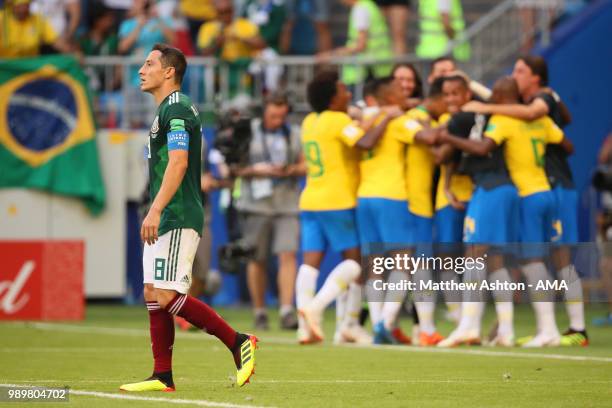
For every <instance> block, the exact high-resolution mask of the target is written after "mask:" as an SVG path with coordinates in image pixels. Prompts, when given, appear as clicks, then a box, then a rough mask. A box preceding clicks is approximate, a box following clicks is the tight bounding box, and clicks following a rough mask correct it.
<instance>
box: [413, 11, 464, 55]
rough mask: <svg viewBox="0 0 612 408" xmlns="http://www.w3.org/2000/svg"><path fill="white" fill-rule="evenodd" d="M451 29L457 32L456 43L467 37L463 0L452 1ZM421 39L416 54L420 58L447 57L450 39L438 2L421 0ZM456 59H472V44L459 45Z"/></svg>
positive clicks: (455, 53)
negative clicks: (445, 29)
mask: <svg viewBox="0 0 612 408" xmlns="http://www.w3.org/2000/svg"><path fill="white" fill-rule="evenodd" d="M449 17H450V22H451V27H452V28H453V30H454V31H455V38H454V40H455V41H460V40H461V38H462V37H463V36H464V35H465V22H464V21H463V9H462V7H461V0H451V10H450V16H449ZM419 26H420V31H421V32H420V37H419V44H418V45H417V48H416V54H417V56H419V57H420V58H427V59H435V58H438V57H441V56H443V55H445V53H446V47H447V46H448V43H449V41H450V40H449V38H448V37H447V36H446V32H445V31H444V24H442V16H441V15H440V10H439V9H438V0H419ZM453 56H454V57H455V59H457V60H459V61H467V60H469V59H470V44H469V42H467V41H465V42H462V43H460V44H459V46H457V47H456V48H455V50H454V52H453Z"/></svg>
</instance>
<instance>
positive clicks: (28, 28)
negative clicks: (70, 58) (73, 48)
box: [0, 0, 70, 58]
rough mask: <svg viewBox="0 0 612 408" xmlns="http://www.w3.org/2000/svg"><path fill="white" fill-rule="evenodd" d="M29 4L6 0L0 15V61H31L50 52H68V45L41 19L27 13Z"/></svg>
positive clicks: (21, 0) (19, 0) (27, 2)
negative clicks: (18, 58)
mask: <svg viewBox="0 0 612 408" xmlns="http://www.w3.org/2000/svg"><path fill="white" fill-rule="evenodd" d="M30 3H31V1H30V0H8V2H7V3H6V6H7V7H5V8H4V10H1V11H0V27H2V30H0V57H3V58H14V57H34V56H37V55H39V54H41V53H43V51H44V52H46V51H47V50H46V47H50V48H51V50H52V51H58V52H63V53H67V52H70V47H69V46H68V44H67V43H66V42H65V41H64V40H63V39H61V38H60V37H59V36H58V34H57V33H56V32H55V31H54V30H53V28H52V27H51V25H50V24H49V22H48V21H47V20H46V19H45V17H43V16H41V15H39V14H31V13H30Z"/></svg>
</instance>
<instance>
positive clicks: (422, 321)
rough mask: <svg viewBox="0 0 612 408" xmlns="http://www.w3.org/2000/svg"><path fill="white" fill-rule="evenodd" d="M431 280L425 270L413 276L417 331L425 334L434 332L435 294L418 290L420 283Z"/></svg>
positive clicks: (428, 272)
mask: <svg viewBox="0 0 612 408" xmlns="http://www.w3.org/2000/svg"><path fill="white" fill-rule="evenodd" d="M430 280H431V271H430V270H427V269H419V270H418V271H416V273H415V274H414V281H415V282H416V288H417V289H416V291H415V302H414V306H415V307H416V310H417V315H418V316H419V329H420V331H422V332H424V333H425V334H433V333H434V332H435V331H436V325H435V324H434V310H435V307H436V303H435V294H434V293H433V292H432V291H429V290H420V287H421V282H427V281H430Z"/></svg>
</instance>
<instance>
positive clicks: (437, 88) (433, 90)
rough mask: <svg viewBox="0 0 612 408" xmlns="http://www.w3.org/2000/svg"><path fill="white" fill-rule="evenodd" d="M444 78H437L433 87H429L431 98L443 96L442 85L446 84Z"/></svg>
mask: <svg viewBox="0 0 612 408" xmlns="http://www.w3.org/2000/svg"><path fill="white" fill-rule="evenodd" d="M444 80H445V78H444V77H440V78H436V79H435V80H434V81H433V83H432V84H431V86H430V87H429V94H428V95H427V96H428V97H429V98H439V97H441V96H442V84H444Z"/></svg>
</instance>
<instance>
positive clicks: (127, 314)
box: [0, 305, 612, 408]
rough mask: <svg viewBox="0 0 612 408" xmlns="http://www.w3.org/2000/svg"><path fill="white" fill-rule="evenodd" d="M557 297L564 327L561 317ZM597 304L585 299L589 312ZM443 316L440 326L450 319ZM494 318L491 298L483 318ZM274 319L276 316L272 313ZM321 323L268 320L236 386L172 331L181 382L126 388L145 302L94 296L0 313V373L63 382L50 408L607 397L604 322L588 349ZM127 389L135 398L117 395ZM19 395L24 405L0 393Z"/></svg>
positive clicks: (136, 371) (239, 319)
mask: <svg viewBox="0 0 612 408" xmlns="http://www.w3.org/2000/svg"><path fill="white" fill-rule="evenodd" d="M557 308H558V312H559V313H558V318H557V320H558V323H559V327H560V328H561V329H562V330H563V329H565V327H566V325H567V321H566V319H565V317H564V312H563V310H562V305H557ZM438 309H439V310H440V309H441V307H439V308H438ZM604 310H605V309H604V308H603V307H601V306H591V307H589V309H588V313H587V318H588V321H590V319H591V318H592V317H593V316H594V315H596V314H599V315H601V314H602V313H604ZM220 313H221V314H222V315H223V316H224V317H225V318H227V319H228V320H229V322H230V323H231V324H232V325H233V326H234V327H236V328H238V329H241V330H243V331H248V330H249V328H250V327H251V324H252V321H251V314H250V312H249V311H248V310H245V309H241V310H236V309H222V310H220ZM405 320H407V319H405ZM441 320H442V319H438V321H439V322H440V323H439V329H440V331H441V333H442V334H445V335H446V334H448V333H449V332H450V331H451V329H452V327H451V325H450V324H449V323H446V322H441ZM492 320H493V310H492V308H491V307H489V309H488V310H487V315H486V317H485V325H484V327H485V328H488V327H489V326H490V324H491V322H492ZM271 323H272V326H273V327H275V326H276V323H277V322H276V316H275V315H271ZM403 325H405V328H406V329H407V330H408V329H409V327H410V326H409V325H410V324H409V322H405V323H403ZM515 325H516V331H517V335H518V336H522V335H527V334H532V333H531V332H532V331H533V328H534V322H533V315H532V313H531V309H530V308H529V306H527V305H523V306H520V307H518V308H517V311H516V316H515ZM408 332H409V330H408ZM326 333H327V336H328V339H327V341H326V344H324V345H318V346H299V345H297V344H295V336H294V334H293V333H288V332H281V331H280V330H277V329H275V328H273V329H272V330H270V331H269V332H266V333H257V334H258V335H259V337H260V340H261V342H260V348H259V350H258V354H257V369H256V375H255V376H254V378H253V380H252V383H251V384H248V385H246V386H245V387H243V388H235V387H233V386H232V377H233V376H234V375H235V370H234V367H233V362H232V359H231V356H230V354H229V352H228V351H227V350H226V349H225V347H224V346H223V345H222V344H221V343H220V342H219V341H217V340H216V339H215V338H213V337H211V336H209V335H206V334H202V333H182V332H178V331H177V339H176V341H175V346H174V377H175V382H176V386H177V392H175V393H154V392H151V393H138V394H125V393H120V392H119V391H118V387H119V385H120V384H122V383H124V382H132V381H137V380H141V379H143V378H145V377H147V376H148V375H149V374H150V372H151V367H152V357H151V350H150V344H149V335H148V319H147V314H146V309H145V307H144V306H142V307H125V306H98V305H96V306H90V307H88V309H87V319H86V320H85V321H84V322H80V323H73V322H70V323H59V324H55V323H22V322H13V323H0V384H29V385H37V386H69V387H70V389H71V390H72V393H71V395H70V402H69V403H46V404H45V405H44V406H49V407H51V406H58V407H66V406H70V407H87V408H97V407H124V406H125V407H130V408H136V407H154V406H168V405H169V402H168V401H167V400H175V401H174V403H175V404H176V405H175V404H172V406H210V407H253V406H257V407H292V408H293V407H376V408H380V407H453V408H457V407H523V406H524V407H546V408H550V407H572V408H577V407H603V406H608V407H612V327H609V328H589V335H590V337H591V345H590V346H589V347H586V348H560V347H558V348H549V349H539V350H521V349H519V348H512V349H499V348H486V347H471V348H467V347H465V348H463V347H461V348H457V349H452V350H450V351H444V350H437V349H433V350H432V349H425V348H417V347H402V346H387V347H376V348H375V347H365V348H357V347H350V346H333V345H332V344H331V337H332V334H333V312H332V311H331V310H330V313H328V314H327V316H326ZM495 353H497V354H495ZM88 392H91V393H88ZM114 396H119V397H120V398H119V399H114V398H113V397H114ZM132 396H134V397H136V398H138V399H136V400H128V399H124V397H128V398H129V397H132ZM158 399H161V400H158ZM26 405H27V406H32V404H27V403H26V404H16V403H3V402H0V406H7V407H19V406H26ZM36 406H37V405H36Z"/></svg>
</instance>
